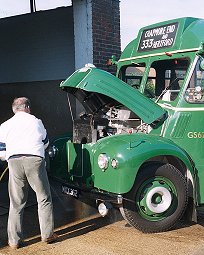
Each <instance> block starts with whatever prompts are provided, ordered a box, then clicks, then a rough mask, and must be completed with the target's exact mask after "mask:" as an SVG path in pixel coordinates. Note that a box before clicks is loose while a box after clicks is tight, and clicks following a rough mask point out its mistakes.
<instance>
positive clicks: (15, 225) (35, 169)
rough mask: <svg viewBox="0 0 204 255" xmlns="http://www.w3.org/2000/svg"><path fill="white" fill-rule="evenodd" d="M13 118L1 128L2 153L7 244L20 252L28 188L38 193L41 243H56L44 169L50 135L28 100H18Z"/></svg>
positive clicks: (0, 147) (15, 102)
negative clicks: (7, 200) (5, 177)
mask: <svg viewBox="0 0 204 255" xmlns="http://www.w3.org/2000/svg"><path fill="white" fill-rule="evenodd" d="M12 110H13V112H14V114H15V115H14V116H13V117H12V118H10V119H9V120H7V121H6V122H4V123H3V124H1V126H0V150H1V151H4V150H5V158H6V160H7V161H8V167H9V198H10V209H9V217H8V243H9V246H10V247H11V248H14V249H18V248H19V247H20V245H21V243H22V241H23V231H22V220H23V211H24V207H25V205H26V201H27V197H28V190H29V185H30V186H31V188H32V189H33V190H34V191H35V193H36V197H37V202H38V217H39V223H40V231H41V238H42V241H44V242H47V243H50V242H52V241H55V240H56V238H57V235H55V234H54V232H53V231H54V220H53V206H52V198H51V193H50V185H49V182H48V177H47V173H46V169H45V160H44V156H45V155H44V154H45V148H46V147H47V146H48V143H49V141H48V138H47V132H46V130H45V128H44V126H43V123H42V121H41V120H40V119H37V118H36V117H35V116H34V115H32V114H30V101H29V99H28V98H25V97H20V98H16V99H14V101H13V104H12Z"/></svg>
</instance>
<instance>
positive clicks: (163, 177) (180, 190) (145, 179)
mask: <svg viewBox="0 0 204 255" xmlns="http://www.w3.org/2000/svg"><path fill="white" fill-rule="evenodd" d="M187 203H188V192H187V183H186V180H185V178H184V176H183V175H182V174H181V172H180V171H179V170H178V169H176V168H175V167H174V166H172V165H170V164H162V163H155V162H152V164H148V165H147V166H146V167H145V168H143V169H142V170H141V171H140V172H139V174H138V176H137V177H136V183H135V185H134V187H133V189H132V190H131V191H130V192H129V193H128V194H127V195H126V196H125V197H124V204H123V208H122V209H121V212H122V214H123V216H124V218H125V219H126V220H127V221H128V223H129V224H130V225H132V226H133V227H135V228H137V229H139V230H140V231H142V232H145V233H153V232H162V231H167V230H169V229H170V228H172V227H173V226H174V225H175V224H176V223H177V222H178V220H179V219H180V218H181V217H182V215H183V213H184V211H185V209H186V206H187Z"/></svg>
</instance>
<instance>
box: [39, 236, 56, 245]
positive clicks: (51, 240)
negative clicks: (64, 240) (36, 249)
mask: <svg viewBox="0 0 204 255" xmlns="http://www.w3.org/2000/svg"><path fill="white" fill-rule="evenodd" d="M57 239H58V235H57V234H53V235H52V236H50V237H48V238H42V242H44V243H48V244H49V243H54V242H56V241H57Z"/></svg>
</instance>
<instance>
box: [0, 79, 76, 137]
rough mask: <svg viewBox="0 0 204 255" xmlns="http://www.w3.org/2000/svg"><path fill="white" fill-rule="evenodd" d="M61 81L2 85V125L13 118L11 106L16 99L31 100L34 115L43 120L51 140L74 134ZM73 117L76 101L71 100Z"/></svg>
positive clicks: (0, 119)
mask: <svg viewBox="0 0 204 255" xmlns="http://www.w3.org/2000/svg"><path fill="white" fill-rule="evenodd" d="M59 84H60V81H46V82H30V83H16V84H1V85H0V105H1V111H0V123H2V122H4V121H6V120H7V119H9V118H10V117H12V116H13V113H12V109H11V104H12V102H13V99H14V98H15V97H21V96H26V97H28V98H30V100H31V105H32V107H31V110H32V113H33V114H34V115H35V116H36V117H38V118H40V119H42V121H43V123H44V125H45V127H46V129H47V131H48V134H49V137H50V138H53V137H56V136H58V135H61V134H66V133H67V132H72V119H71V114H70V109H69V105H68V101H67V95H66V92H64V91H62V90H61V89H60V88H59ZM70 101H71V105H72V111H73V115H75V110H76V109H75V108H76V105H75V99H73V97H71V98H70Z"/></svg>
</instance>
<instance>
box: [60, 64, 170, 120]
mask: <svg viewBox="0 0 204 255" xmlns="http://www.w3.org/2000/svg"><path fill="white" fill-rule="evenodd" d="M82 74H83V75H82ZM80 77H82V78H81V80H80ZM60 86H61V87H62V88H63V89H66V88H69V89H70V88H77V89H81V90H85V91H89V92H97V93H100V94H103V95H106V96H110V95H111V97H112V98H113V99H115V100H116V101H118V102H123V104H124V105H125V106H127V108H129V109H130V110H132V111H133V112H135V113H137V114H138V116H139V117H140V118H141V119H142V120H143V121H144V122H146V123H148V124H151V123H152V122H154V121H155V120H157V119H160V118H162V117H163V116H164V115H165V112H166V111H165V110H164V109H162V108H161V107H160V106H159V105H157V104H155V103H154V102H152V100H150V99H149V98H147V97H145V96H144V95H143V94H141V93H140V92H139V91H137V90H135V89H134V88H132V87H130V86H128V85H127V84H126V83H125V82H123V81H121V80H119V79H118V78H116V77H115V76H113V75H111V74H110V73H108V72H105V71H103V70H100V69H97V68H82V69H80V70H77V71H76V72H75V73H74V74H72V75H71V76H70V77H69V78H68V79H67V80H66V81H64V82H63V83H61V85H60ZM135 98H137V104H135Z"/></svg>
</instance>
